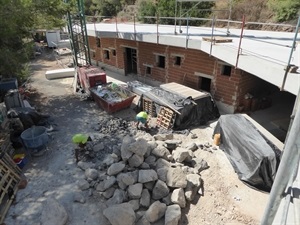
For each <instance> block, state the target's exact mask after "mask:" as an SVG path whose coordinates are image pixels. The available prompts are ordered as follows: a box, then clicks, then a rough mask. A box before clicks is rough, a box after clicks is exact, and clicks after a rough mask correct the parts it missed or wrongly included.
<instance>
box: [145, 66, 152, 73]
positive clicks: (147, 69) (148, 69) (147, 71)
mask: <svg viewBox="0 0 300 225" xmlns="http://www.w3.org/2000/svg"><path fill="white" fill-rule="evenodd" d="M146 74H151V67H150V66H147V67H146Z"/></svg>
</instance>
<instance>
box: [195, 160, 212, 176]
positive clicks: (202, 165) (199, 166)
mask: <svg viewBox="0 0 300 225" xmlns="http://www.w3.org/2000/svg"><path fill="white" fill-rule="evenodd" d="M191 164H192V166H193V167H194V168H195V170H196V172H197V173H200V172H201V171H203V170H206V169H208V168H209V166H208V164H207V162H206V161H205V160H204V159H199V158H194V159H193V160H192V163H191Z"/></svg>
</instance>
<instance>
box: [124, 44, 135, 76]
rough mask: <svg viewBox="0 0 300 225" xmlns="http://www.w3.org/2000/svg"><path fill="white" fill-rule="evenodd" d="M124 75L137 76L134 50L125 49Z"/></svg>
mask: <svg viewBox="0 0 300 225" xmlns="http://www.w3.org/2000/svg"><path fill="white" fill-rule="evenodd" d="M124 60H125V63H124V65H125V75H128V74H137V51H136V49H134V48H125V57H124Z"/></svg>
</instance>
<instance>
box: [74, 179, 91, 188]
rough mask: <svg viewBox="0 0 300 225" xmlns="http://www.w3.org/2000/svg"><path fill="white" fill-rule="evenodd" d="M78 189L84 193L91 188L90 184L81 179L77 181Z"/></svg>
mask: <svg viewBox="0 0 300 225" xmlns="http://www.w3.org/2000/svg"><path fill="white" fill-rule="evenodd" d="M77 187H78V188H79V190H81V191H84V190H86V189H89V188H90V184H89V182H87V181H86V180H84V179H81V180H78V181H77Z"/></svg>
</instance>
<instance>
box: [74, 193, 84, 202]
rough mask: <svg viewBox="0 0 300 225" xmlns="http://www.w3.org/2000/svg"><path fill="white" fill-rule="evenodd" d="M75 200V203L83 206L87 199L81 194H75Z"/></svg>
mask: <svg viewBox="0 0 300 225" xmlns="http://www.w3.org/2000/svg"><path fill="white" fill-rule="evenodd" d="M73 200H74V202H79V203H82V204H84V203H85V198H84V196H83V194H82V193H79V192H76V193H75V194H74V199H73Z"/></svg>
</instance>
